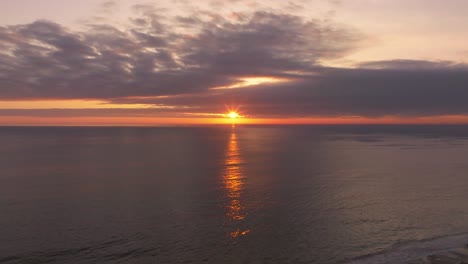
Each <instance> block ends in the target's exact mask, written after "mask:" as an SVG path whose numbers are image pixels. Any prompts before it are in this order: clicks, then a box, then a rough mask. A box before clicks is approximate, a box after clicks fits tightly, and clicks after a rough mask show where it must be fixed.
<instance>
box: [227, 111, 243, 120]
mask: <svg viewBox="0 0 468 264" xmlns="http://www.w3.org/2000/svg"><path fill="white" fill-rule="evenodd" d="M227 116H228V117H229V118H231V119H236V118H238V117H240V116H239V114H238V113H236V112H234V111H231V112H229V113H228V114H227Z"/></svg>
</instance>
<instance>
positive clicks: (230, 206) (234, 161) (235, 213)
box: [223, 127, 250, 238]
mask: <svg viewBox="0 0 468 264" xmlns="http://www.w3.org/2000/svg"><path fill="white" fill-rule="evenodd" d="M242 163H243V160H242V156H241V154H240V152H239V145H238V143H237V136H236V130H235V127H233V128H232V131H231V135H230V138H229V142H228V146H227V149H226V159H225V162H224V164H225V168H226V169H225V171H224V174H223V180H224V187H225V189H226V192H227V197H228V199H229V201H228V203H227V205H226V209H227V212H226V217H227V218H228V220H229V222H230V224H233V225H234V226H235V228H236V230H235V231H233V232H230V234H229V235H230V236H231V237H232V238H235V237H239V236H243V235H246V234H248V233H249V232H250V230H249V229H245V228H241V224H242V220H244V219H245V216H246V213H245V207H244V205H243V204H242V202H241V195H242V191H243V189H244V184H245V183H244V179H245V176H244V174H243V168H242Z"/></svg>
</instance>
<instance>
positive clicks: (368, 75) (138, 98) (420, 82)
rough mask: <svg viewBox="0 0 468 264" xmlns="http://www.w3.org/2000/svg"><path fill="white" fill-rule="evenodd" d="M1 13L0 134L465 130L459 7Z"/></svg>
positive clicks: (78, 4) (236, 6)
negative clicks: (382, 126) (56, 128)
mask: <svg viewBox="0 0 468 264" xmlns="http://www.w3.org/2000/svg"><path fill="white" fill-rule="evenodd" d="M0 7H1V8H0V125H167V124H169V125H173V124H174V125H177V124H182V125H184V124H212V123H229V122H231V120H229V118H228V117H226V116H225V114H226V113H227V112H229V111H231V110H233V111H237V112H239V114H240V115H241V117H240V118H239V119H238V121H237V122H239V123H259V124H297V123H305V124H307V123H320V124H322V123H323V124H327V123H331V124H341V123H344V124H353V123H390V124H394V123H405V124H406V123H418V124H419V123H468V64H467V63H468V45H467V43H468V16H467V14H468V1H465V0H445V1H442V0H342V1H340V0H309V1H308V0H296V1H294V0H292V1H276V0H275V1H273V0H236V1H220V0H206V1H202V0H201V1H185V0H172V1H169V0H167V1H166V0H164V1H163V0H159V1H134V0H132V1H130V0H120V1H119V0H115V1H99V0H80V1H63V0H41V1H37V0H15V1H5V0H3V1H2V0H0Z"/></svg>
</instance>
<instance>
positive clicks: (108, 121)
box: [0, 115, 468, 126]
mask: <svg viewBox="0 0 468 264" xmlns="http://www.w3.org/2000/svg"><path fill="white" fill-rule="evenodd" d="M233 120H235V122H236V124H239V125H242V124H252V125H253V124H258V125H301V124H304V125H306V124H319V125H326V124H331V125H339V124H343V125H352V124H387V125H392V124H394V125H397V124H468V116H465V115H446V116H430V117H407V118H405V117H395V116H386V117H376V118H370V117H349V116H342V117H309V118H236V119H231V118H226V116H225V115H221V116H219V117H142V116H138V117H106V116H103V117H73V116H72V117H30V116H0V126H161V125H176V126H178V125H182V126H184V125H216V124H226V125H232V122H233Z"/></svg>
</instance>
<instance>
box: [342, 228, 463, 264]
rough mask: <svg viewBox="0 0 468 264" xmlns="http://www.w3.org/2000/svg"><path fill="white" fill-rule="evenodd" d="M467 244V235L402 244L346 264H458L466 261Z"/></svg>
mask: <svg viewBox="0 0 468 264" xmlns="http://www.w3.org/2000/svg"><path fill="white" fill-rule="evenodd" d="M467 243H468V233H461V234H455V235H449V236H441V237H436V238H430V239H424V240H417V241H408V242H402V243H398V244H395V245H394V246H392V247H390V248H388V249H386V250H384V251H382V252H378V253H375V254H371V255H366V256H361V257H357V258H355V259H353V260H351V261H349V262H346V264H390V263H391V264H398V263H401V264H403V263H415V264H416V263H435V262H437V263H460V262H461V261H456V260H460V259H463V260H468V245H467ZM438 261H440V262H438ZM463 263H465V262H463Z"/></svg>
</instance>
